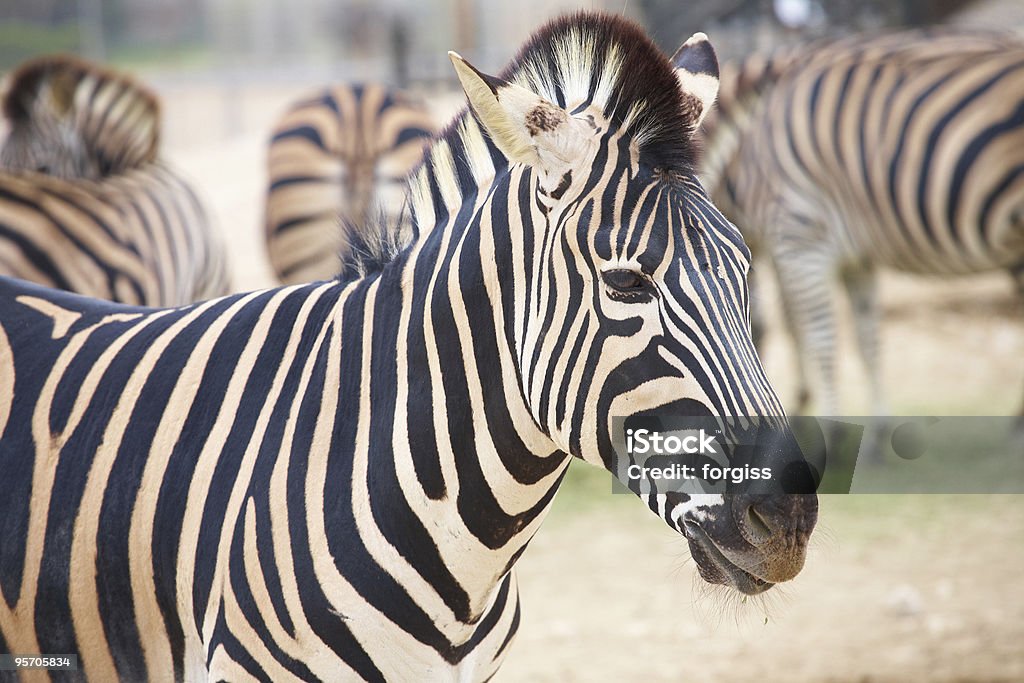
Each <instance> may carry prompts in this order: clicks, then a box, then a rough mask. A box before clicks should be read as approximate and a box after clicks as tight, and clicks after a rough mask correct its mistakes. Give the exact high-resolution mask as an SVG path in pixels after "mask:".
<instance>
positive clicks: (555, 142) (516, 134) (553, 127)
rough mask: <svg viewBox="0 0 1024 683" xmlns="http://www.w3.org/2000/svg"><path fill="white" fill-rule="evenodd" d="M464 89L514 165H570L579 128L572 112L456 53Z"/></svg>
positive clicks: (548, 167)
mask: <svg viewBox="0 0 1024 683" xmlns="http://www.w3.org/2000/svg"><path fill="white" fill-rule="evenodd" d="M448 56H449V57H450V58H451V60H452V64H454V65H455V73H456V74H458V76H459V81H460V82H461V83H462V89H463V90H465V91H466V96H467V97H468V98H469V104H470V105H471V106H472V107H473V111H474V112H476V115H477V118H478V119H479V120H480V123H482V124H483V126H484V128H485V129H486V130H487V132H488V134H489V135H490V136H491V140H493V141H494V144H495V145H497V146H498V149H500V150H501V153H502V154H504V155H505V156H506V157H507V158H508V160H509V161H511V162H512V163H523V164H527V165H529V166H534V167H538V168H540V169H542V170H546V171H549V172H550V171H554V170H555V169H557V168H558V167H559V166H564V165H566V164H568V163H570V160H571V159H572V158H573V156H574V151H575V152H578V145H576V144H575V143H576V142H578V140H577V138H578V136H579V130H578V128H577V126H576V125H575V122H574V121H573V119H572V118H571V117H570V116H569V113H568V112H567V111H565V110H564V109H562V108H561V107H559V106H558V105H555V104H552V103H551V102H549V101H548V100H546V99H544V98H543V97H541V96H540V95H538V94H537V93H534V92H531V91H530V90H527V89H526V88H524V87H522V86H519V85H516V84H514V83H509V82H508V81H505V80H502V79H500V78H497V77H495V76H489V75H487V74H484V73H481V72H480V71H477V69H476V68H475V67H474V66H473V65H472V64H470V63H469V62H467V61H466V60H465V59H463V58H462V57H460V56H459V55H458V54H456V53H454V52H449V53H448Z"/></svg>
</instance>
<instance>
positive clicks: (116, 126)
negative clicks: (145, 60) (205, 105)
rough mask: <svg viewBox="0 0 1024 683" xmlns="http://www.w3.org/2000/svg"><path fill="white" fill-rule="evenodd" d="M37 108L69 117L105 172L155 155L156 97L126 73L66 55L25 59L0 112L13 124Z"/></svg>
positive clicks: (13, 76)
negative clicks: (26, 60)
mask: <svg viewBox="0 0 1024 683" xmlns="http://www.w3.org/2000/svg"><path fill="white" fill-rule="evenodd" d="M115 109H116V110H119V111H120V112H121V113H120V114H117V115H115V114H113V113H112V112H113V110H115ZM41 110H49V113H50V114H51V115H53V116H56V117H57V118H59V119H62V120H66V121H68V123H70V124H71V125H72V127H73V128H74V130H75V132H76V135H77V136H78V137H80V138H81V140H82V142H84V143H85V145H86V148H87V149H88V150H89V151H90V152H91V153H92V154H93V155H95V156H96V157H97V161H98V162H99V163H100V165H101V166H109V167H110V168H108V169H106V170H107V171H108V172H118V171H123V170H127V169H128V168H132V167H135V166H137V165H139V164H141V163H146V162H151V161H153V160H155V158H156V154H157V149H158V147H159V137H160V101H159V99H158V98H157V96H156V95H155V94H154V93H153V92H152V91H151V90H149V89H148V88H146V87H145V86H143V85H141V84H139V83H138V82H136V81H135V80H134V79H132V78H130V77H128V76H126V75H124V74H121V73H119V72H116V71H113V70H110V69H106V68H103V67H101V66H99V65H97V64H93V63H92V62H89V61H86V60H84V59H80V58H78V57H75V56H72V55H66V54H60V55H48V56H44V57H39V58H36V59H32V60H29V61H28V62H25V63H23V64H22V65H21V66H19V67H18V68H17V69H15V70H14V71H13V72H12V73H11V75H10V77H9V79H8V86H7V90H6V93H5V94H4V97H3V100H2V102H0V111H2V113H3V116H4V117H5V118H6V119H7V120H8V122H9V123H10V124H11V125H12V126H14V125H18V124H27V123H30V122H31V120H32V119H33V117H34V116H37V115H38V113H39V112H40V111H41Z"/></svg>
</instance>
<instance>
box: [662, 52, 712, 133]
mask: <svg viewBox="0 0 1024 683" xmlns="http://www.w3.org/2000/svg"><path fill="white" fill-rule="evenodd" d="M672 65H673V66H675V68H676V77H677V78H678V79H679V87H680V88H682V91H683V95H684V96H688V97H687V99H688V102H689V103H691V104H692V105H693V106H692V109H693V114H692V115H693V117H694V122H693V130H696V129H697V127H698V126H700V124H701V121H703V120H704V117H705V116H707V113H708V112H709V111H711V107H712V105H714V103H715V98H716V97H718V56H717V55H716V54H715V48H713V47H711V43H710V42H708V37H707V36H706V35H704V34H703V33H694V34H693V35H692V36H691V37H690V39H689V40H687V41H686V42H685V43H683V45H682V47H680V48H679V49H678V50H676V53H675V54H674V55H672Z"/></svg>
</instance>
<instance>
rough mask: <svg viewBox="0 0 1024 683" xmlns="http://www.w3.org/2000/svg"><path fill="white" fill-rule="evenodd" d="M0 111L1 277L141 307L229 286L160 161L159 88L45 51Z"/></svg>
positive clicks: (215, 249)
mask: <svg viewBox="0 0 1024 683" xmlns="http://www.w3.org/2000/svg"><path fill="white" fill-rule="evenodd" d="M3 112H4V115H5V117H6V118H7V120H8V124H9V134H8V136H7V138H6V140H4V142H3V146H2V148H0V274H4V275H10V276H13V277H18V278H22V279H25V280H31V281H33V282H38V283H41V284H44V285H47V286H50V287H57V288H59V289H66V290H69V291H73V292H77V293H80V294H87V295H89V296H95V297H100V298H103V299H110V300H112V301H119V302H123V303H129V304H138V305H146V306H170V305H178V304H185V303H189V302H192V301H196V300H199V299H206V298H210V297H214V296H219V295H222V294H226V293H227V292H228V290H229V286H228V268H227V260H226V253H225V250H224V247H223V244H222V242H221V239H220V236H219V235H218V234H217V233H215V232H214V230H213V226H212V225H211V224H210V221H209V220H208V218H207V215H206V212H205V211H204V209H203V206H202V205H201V203H200V201H199V199H198V198H197V197H196V194H195V192H193V190H192V189H191V187H189V185H188V183H187V182H186V181H185V180H184V179H182V178H181V176H179V175H178V174H177V173H176V172H174V171H173V170H171V169H170V168H168V167H167V166H166V165H165V164H164V163H163V162H161V161H159V159H158V148H159V132H160V120H159V116H160V108H159V105H158V103H157V99H156V97H155V95H153V94H152V93H151V92H149V91H148V90H146V89H145V88H143V87H141V86H139V85H137V84H135V83H134V82H132V81H131V80H129V79H127V78H125V77H123V76H121V75H119V74H116V73H114V72H112V71H109V70H106V69H103V68H101V67H99V66H96V65H92V64H89V63H87V62H84V61H82V60H79V59H77V58H73V57H64V56H58V57H44V58H40V59H37V60H33V61H31V62H28V63H26V64H24V65H22V66H21V67H20V68H19V69H18V70H17V71H16V72H15V73H14V74H13V75H12V76H11V78H10V81H9V87H8V89H7V91H6V94H5V96H4V100H3Z"/></svg>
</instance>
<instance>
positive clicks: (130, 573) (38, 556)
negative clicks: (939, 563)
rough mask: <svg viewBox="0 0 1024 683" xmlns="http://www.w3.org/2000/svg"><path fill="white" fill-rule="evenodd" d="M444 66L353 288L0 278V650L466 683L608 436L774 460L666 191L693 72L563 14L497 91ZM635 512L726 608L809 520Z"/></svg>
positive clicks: (711, 248)
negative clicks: (619, 431)
mask: <svg viewBox="0 0 1024 683" xmlns="http://www.w3.org/2000/svg"><path fill="white" fill-rule="evenodd" d="M687 53H689V54H690V55H691V57H692V61H691V60H689V59H687V57H686V54H687ZM709 54H710V55H713V53H712V52H711V48H710V46H709V45H708V43H707V41H706V40H705V39H704V38H703V36H701V35H698V36H696V37H695V38H693V39H691V41H690V42H689V43H688V45H687V46H686V48H685V49H684V51H683V53H681V55H680V59H681V60H682V63H683V65H684V67H683V71H684V72H686V71H688V69H687V68H686V64H688V63H693V64H705V65H706V64H707V61H708V56H709ZM453 62H454V64H455V67H456V71H457V73H458V75H459V78H460V81H461V82H462V84H463V87H464V88H465V90H466V92H467V94H468V96H469V100H470V102H471V105H472V113H468V112H467V113H464V114H462V115H461V116H460V117H459V118H458V119H457V120H456V121H455V122H454V123H453V124H452V126H451V127H450V128H449V129H448V131H447V132H446V133H445V134H444V135H443V136H442V137H441V138H440V139H439V140H438V141H437V142H436V143H435V144H434V145H433V146H432V148H431V150H430V152H429V154H428V156H427V158H426V160H425V161H424V163H423V165H422V166H421V167H420V169H419V170H418V172H417V173H416V174H415V176H414V177H413V178H412V180H411V181H410V183H411V185H410V191H411V198H412V199H411V201H412V209H413V227H412V231H411V235H410V237H409V243H408V244H407V245H405V246H404V247H403V248H401V249H400V251H399V252H398V253H397V254H394V255H393V256H392V257H391V258H390V259H388V255H387V253H385V251H382V250H379V249H377V250H374V249H367V250H366V251H365V252H364V253H362V255H361V256H360V258H359V259H358V262H357V263H355V264H352V263H350V265H349V266H347V267H346V268H347V269H350V268H351V269H354V268H359V269H360V270H361V272H362V275H363V276H362V277H354V275H353V274H352V273H347V274H346V276H345V277H343V278H342V279H340V280H337V281H329V282H320V283H312V284H307V285H299V286H291V287H284V288H279V289H271V290H266V291H258V292H253V293H250V294H244V295H234V296H230V297H226V298H223V299H216V300H213V301H209V302H205V303H202V304H196V305H192V306H188V307H184V308H171V309H157V310H150V309H146V310H144V309H138V308H128V307H124V306H117V305H114V304H110V303H104V302H99V301H95V300H92V299H86V298H83V297H78V296H74V295H70V294H64V293H60V292H54V291H52V290H48V289H44V288H41V287H37V286H33V285H28V284H24V283H19V282H16V281H12V280H2V279H0V289H2V293H0V387H5V388H6V390H4V391H2V392H0V430H2V440H0V469H2V470H3V471H4V472H5V473H7V476H6V480H7V483H6V489H7V491H6V495H5V496H3V497H0V519H3V520H4V538H6V539H9V541H7V542H4V543H3V544H2V545H0V595H2V596H3V601H0V650H4V651H9V652H62V653H65V652H75V653H78V655H79V657H80V662H81V664H82V666H83V667H84V672H85V674H86V675H87V676H88V677H89V678H91V679H94V680H104V681H105V680H115V679H118V678H122V679H143V678H164V677H166V678H170V677H171V676H172V675H173V677H174V678H176V679H182V678H184V679H187V680H205V679H210V680H252V679H260V680H266V679H269V680H275V681H278V680H281V681H284V680H350V679H354V678H362V679H367V680H483V679H487V678H489V677H490V676H492V675H493V674H494V672H495V671H496V669H497V667H498V666H499V664H500V662H501V660H502V658H503V657H504V656H505V654H506V653H507V652H508V645H509V643H510V641H511V639H512V636H513V635H514V633H515V631H516V628H517V626H518V623H519V603H518V593H517V590H516V582H515V574H514V573H513V572H512V567H513V565H514V564H515V562H516V560H517V559H518V557H519V556H520V554H521V553H522V552H523V550H524V549H525V548H526V545H527V543H528V542H529V540H530V539H531V538H532V536H533V534H534V533H535V532H536V530H537V528H538V527H539V525H540V523H541V522H542V520H543V518H544V516H545V514H546V512H547V510H548V509H549V506H550V503H551V501H552V498H553V496H554V495H555V492H556V490H557V487H558V484H559V482H560V480H561V478H562V476H563V474H564V473H565V470H566V467H567V466H568V463H569V461H570V459H571V457H574V456H575V457H579V458H582V459H585V460H587V461H589V462H592V463H594V464H596V465H598V466H603V467H606V468H610V469H614V461H615V453H614V450H613V448H612V438H613V436H612V430H613V422H614V420H615V418H616V416H620V417H628V416H631V415H638V414H646V413H649V412H650V411H655V410H659V409H664V410H668V409H673V410H674V411H676V412H681V413H684V414H696V415H720V416H724V415H765V416H769V417H770V418H772V419H773V420H774V421H775V424H776V427H777V432H776V437H777V443H776V445H777V447H778V448H779V449H781V450H790V451H791V450H793V449H795V442H794V441H793V438H792V435H791V434H789V432H788V430H787V429H786V428H785V427H784V425H783V424H782V423H781V422H779V421H778V420H777V419H776V418H777V417H778V416H780V407H779V404H778V401H777V399H776V396H775V394H774V392H773V391H772V388H771V386H770V385H769V384H768V382H767V380H766V379H765V375H764V372H763V371H762V369H761V366H760V363H759V362H758V359H757V356H756V353H755V351H754V348H753V345H752V342H751V340H750V336H749V333H748V321H747V312H746V301H745V297H746V284H745V274H746V270H747V266H748V252H747V249H746V247H745V246H744V244H743V242H742V240H741V238H740V236H739V234H738V232H737V231H736V230H735V228H734V227H733V226H732V225H730V224H729V223H728V222H727V221H725V220H724V219H723V218H722V216H721V214H719V213H718V211H717V210H716V209H715V208H714V206H713V205H712V204H711V203H710V201H709V200H708V199H707V197H706V196H705V194H704V192H703V190H702V189H701V187H700V185H699V184H698V183H697V181H696V179H695V176H694V171H693V168H692V163H693V148H692V145H691V143H690V141H689V137H690V135H691V134H692V131H693V130H694V128H695V127H696V126H697V125H698V123H699V120H700V117H701V115H702V113H703V112H705V111H706V110H707V109H708V107H709V106H710V104H711V99H710V98H711V97H713V95H714V93H713V87H706V86H710V85H711V84H710V82H709V81H711V80H713V78H714V74H713V73H711V72H709V71H708V70H707V69H706V68H704V67H701V69H700V70H694V71H693V73H692V74H690V73H680V74H678V77H679V80H678V81H677V74H676V73H674V71H673V69H672V68H671V65H670V63H669V61H668V60H667V59H665V58H664V57H663V56H662V55H661V54H660V52H659V51H658V50H657V48H656V47H655V46H654V45H653V44H652V43H651V42H650V41H649V40H648V39H647V38H646V36H644V34H643V33H642V31H641V30H640V29H639V28H638V27H636V26H635V25H634V24H631V23H629V22H626V21H624V20H622V19H619V18H614V17H609V16H604V15H593V14H580V15H575V16H572V17H568V18H564V19H560V20H557V21H555V22H553V23H551V24H549V25H548V26H546V27H545V28H543V29H542V30H540V31H539V32H538V33H537V34H535V35H534V36H533V38H531V40H530V42H529V43H527V45H526V46H525V47H524V48H523V50H522V51H521V52H520V54H519V56H518V57H517V59H516V60H515V61H514V62H513V63H512V65H511V66H510V67H509V68H508V69H506V71H505V72H504V73H503V75H502V76H501V77H500V78H497V77H492V76H487V75H484V74H481V73H479V72H478V71H476V70H475V69H474V68H473V67H472V66H470V65H469V64H468V63H467V62H465V61H464V60H463V59H461V58H460V57H458V56H453ZM691 75H692V76H694V77H695V78H696V81H699V82H702V83H703V85H702V86H701V87H696V88H694V89H693V90H683V89H681V88H680V86H679V83H680V82H682V83H687V82H695V81H693V80H690V79H688V77H689V76H691ZM640 76H642V77H640ZM702 76H703V77H705V78H701V77H702ZM369 244H376V245H381V244H394V241H393V240H391V241H389V240H371V241H370V242H369ZM374 259H376V264H375V263H374ZM40 368H42V369H43V370H42V371H41V370H40ZM8 397H10V398H8ZM646 502H647V503H648V504H649V505H650V507H651V508H652V510H654V511H656V512H657V513H658V514H659V515H660V516H662V517H663V518H664V519H665V521H666V522H668V523H669V524H670V525H671V526H672V527H673V528H674V529H676V530H677V531H679V532H680V533H681V534H683V535H684V536H685V537H686V538H687V540H688V541H689V543H690V547H691V549H692V551H693V553H694V556H695V558H696V560H697V564H698V567H699V568H700V571H701V574H702V575H703V576H704V578H705V579H707V580H708V581H711V582H713V583H721V584H727V585H730V586H732V587H734V588H736V589H738V590H740V591H742V592H744V593H749V594H753V593H758V592H761V591H763V590H766V589H767V588H769V587H771V586H772V585H773V584H774V583H775V582H779V581H785V580H788V579H790V578H792V577H793V576H794V575H795V574H796V573H797V572H798V571H799V570H800V568H801V566H802V564H803V558H804V552H805V549H806V544H807V540H808V536H809V534H810V532H811V529H812V528H813V526H814V523H815V519H816V514H817V503H816V499H815V498H814V497H813V496H785V495H778V494H775V495H765V496H763V497H759V498H753V497H750V496H746V495H711V494H705V495H692V496H691V495H685V494H682V493H661V494H654V495H650V496H648V499H647V501H646ZM10 539H13V542H10Z"/></svg>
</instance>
